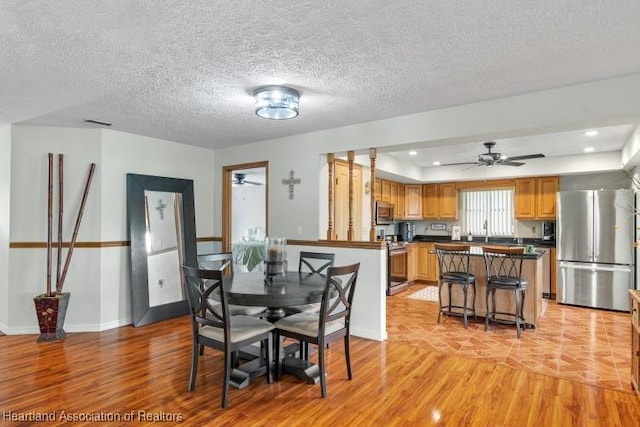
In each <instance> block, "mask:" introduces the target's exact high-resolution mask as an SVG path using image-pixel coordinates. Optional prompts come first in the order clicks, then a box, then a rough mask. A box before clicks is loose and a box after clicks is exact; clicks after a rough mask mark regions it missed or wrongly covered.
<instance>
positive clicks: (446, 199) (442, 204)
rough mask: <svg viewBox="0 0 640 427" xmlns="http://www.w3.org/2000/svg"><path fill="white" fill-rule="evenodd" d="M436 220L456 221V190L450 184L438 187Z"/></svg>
mask: <svg viewBox="0 0 640 427" xmlns="http://www.w3.org/2000/svg"><path fill="white" fill-rule="evenodd" d="M438 218H442V219H458V190H457V188H456V185H455V184H454V183H452V182H451V183H446V184H439V185H438Z"/></svg>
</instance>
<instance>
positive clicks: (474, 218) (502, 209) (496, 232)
mask: <svg viewBox="0 0 640 427" xmlns="http://www.w3.org/2000/svg"><path fill="white" fill-rule="evenodd" d="M460 194H461V197H462V230H463V233H468V232H471V234H473V235H479V236H484V235H485V233H487V234H488V235H489V236H512V235H513V229H514V208H513V189H505V190H479V191H462V192H461V193H460Z"/></svg>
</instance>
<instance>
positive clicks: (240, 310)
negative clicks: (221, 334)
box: [213, 304, 266, 316]
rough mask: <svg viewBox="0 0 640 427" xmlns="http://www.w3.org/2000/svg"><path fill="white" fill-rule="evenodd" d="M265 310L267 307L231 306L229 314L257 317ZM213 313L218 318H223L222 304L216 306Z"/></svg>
mask: <svg viewBox="0 0 640 427" xmlns="http://www.w3.org/2000/svg"><path fill="white" fill-rule="evenodd" d="M265 309H266V307H254V306H251V305H234V304H229V314H230V315H231V316H257V315H259V314H262V313H264V310H265ZM213 311H214V312H215V313H216V314H217V315H218V316H222V304H215V305H214V306H213Z"/></svg>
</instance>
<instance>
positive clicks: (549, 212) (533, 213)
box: [515, 176, 560, 219]
mask: <svg viewBox="0 0 640 427" xmlns="http://www.w3.org/2000/svg"><path fill="white" fill-rule="evenodd" d="M559 182H560V180H559V177H557V176H546V177H540V178H518V179H516V180H515V205H516V206H515V210H516V212H515V217H516V219H556V193H557V192H558V188H559Z"/></svg>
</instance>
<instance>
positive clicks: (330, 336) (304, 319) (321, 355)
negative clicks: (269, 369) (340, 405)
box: [274, 263, 360, 397]
mask: <svg viewBox="0 0 640 427" xmlns="http://www.w3.org/2000/svg"><path fill="white" fill-rule="evenodd" d="M359 268H360V263H356V264H351V265H345V266H341V267H329V268H328V269H327V279H326V283H325V287H324V292H323V294H322V301H321V303H320V311H319V312H315V311H305V312H302V313H298V314H294V315H291V316H288V317H285V318H283V319H281V320H278V321H277V322H276V323H275V324H274V325H275V327H276V332H275V337H276V361H279V360H280V359H279V357H280V345H279V344H280V338H281V337H289V338H293V339H296V340H299V341H303V342H305V343H311V344H315V345H317V347H318V367H319V371H320V385H321V393H322V397H326V396H327V386H326V378H325V369H326V368H325V351H326V349H325V345H326V344H328V343H330V342H333V341H336V340H338V339H340V338H342V339H343V341H344V352H345V360H346V364H347V376H348V378H349V379H351V378H352V373H351V358H350V355H349V348H350V345H349V336H350V328H351V308H352V305H353V296H354V292H355V288H356V281H357V279H358V270H359ZM281 370H282V367H281V364H280V363H276V379H280V376H281Z"/></svg>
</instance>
